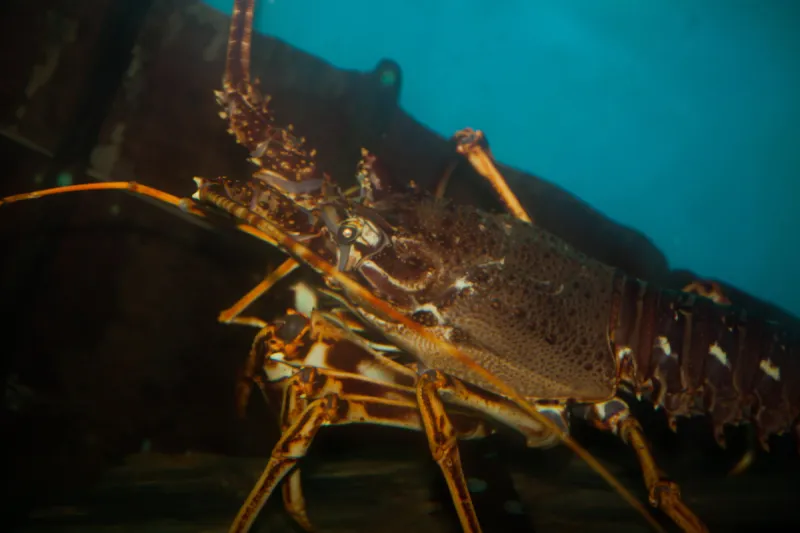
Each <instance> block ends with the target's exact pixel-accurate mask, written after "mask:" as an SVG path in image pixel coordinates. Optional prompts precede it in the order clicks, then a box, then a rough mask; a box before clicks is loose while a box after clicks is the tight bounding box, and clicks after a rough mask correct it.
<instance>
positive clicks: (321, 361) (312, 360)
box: [303, 342, 329, 368]
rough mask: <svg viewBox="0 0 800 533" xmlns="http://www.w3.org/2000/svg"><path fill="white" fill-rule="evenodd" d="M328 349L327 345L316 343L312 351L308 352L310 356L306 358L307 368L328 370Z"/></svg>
mask: <svg viewBox="0 0 800 533" xmlns="http://www.w3.org/2000/svg"><path fill="white" fill-rule="evenodd" d="M328 348H329V346H328V345H327V344H323V343H321V342H315V343H314V345H313V346H312V347H311V349H310V350H309V351H308V355H307V356H306V358H305V360H304V361H303V363H304V364H305V365H306V366H314V367H317V368H327V367H328V363H327V358H328Z"/></svg>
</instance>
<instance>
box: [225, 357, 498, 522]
mask: <svg viewBox="0 0 800 533" xmlns="http://www.w3.org/2000/svg"><path fill="white" fill-rule="evenodd" d="M288 381H289V383H288V384H287V387H286V393H285V395H284V398H285V399H284V409H283V413H282V419H283V422H284V423H283V424H282V426H283V427H284V431H283V434H282V436H281V438H280V440H279V441H278V443H277V444H276V445H275V447H274V448H273V450H272V454H271V457H270V460H269V463H268V464H267V466H266V468H265V469H264V472H263V473H262V474H261V477H260V478H259V480H258V482H257V483H256V485H255V487H254V488H253V490H252V491H251V492H250V495H249V496H248V497H247V500H246V501H245V503H244V505H243V506H242V508H241V509H240V511H239V513H238V514H237V516H236V519H235V520H234V522H233V524H232V525H231V528H230V530H229V531H230V532H231V533H234V532H236V533H244V532H246V531H248V530H249V528H250V527H251V525H252V524H253V522H254V521H255V518H256V516H257V514H258V512H259V511H260V510H261V508H262V507H263V506H264V503H266V501H267V499H269V496H270V494H272V492H273V491H274V490H275V488H276V487H277V486H278V485H279V484H280V482H281V481H282V480H283V478H284V477H285V476H286V475H287V474H288V473H289V472H290V471H291V470H292V469H293V468H295V466H296V465H297V463H298V461H300V459H302V458H303V457H304V456H305V455H306V453H307V452H308V449H309V447H310V446H311V442H312V441H313V439H314V437H315V436H316V434H317V432H318V431H319V429H320V428H321V427H323V426H333V425H346V424H377V425H384V426H393V427H398V428H403V429H411V430H416V431H421V430H422V423H421V422H420V417H419V411H418V410H417V406H416V401H415V399H414V397H413V390H409V389H407V388H406V387H400V386H394V385H389V384H382V383H377V382H373V381H371V380H369V379H367V378H361V377H360V376H355V375H344V373H341V372H336V371H332V370H328V369H319V368H315V367H304V368H303V369H301V370H300V371H299V372H297V373H296V374H294V375H293V376H292V377H291V378H288ZM358 385H362V386H363V387H364V388H371V389H373V391H374V389H375V387H376V386H377V387H378V388H381V387H383V389H384V390H383V392H384V393H386V394H387V395H388V394H391V395H392V396H393V397H394V398H398V399H386V398H380V397H377V396H367V395H362V394H355V393H348V392H340V391H349V390H353V389H354V388H356V387H357V386H358ZM365 392H366V391H365ZM403 397H405V399H403ZM456 421H457V424H456V425H457V435H458V437H459V438H481V437H484V436H486V435H487V434H488V429H487V428H486V426H485V424H484V423H483V422H482V421H481V420H479V419H477V418H473V417H470V416H463V415H462V416H459V417H458V418H457V419H456ZM462 477H463V476H462ZM299 489H300V484H299V480H296V481H294V488H291V484H290V489H288V490H289V491H290V492H291V493H292V494H291V495H290V496H292V497H294V496H296V495H298V494H299V495H301V494H302V493H301V492H300V490H299ZM285 490H287V489H285ZM284 494H285V493H284ZM292 508H293V510H290V513H291V514H292V515H293V516H295V517H297V516H298V515H299V516H301V517H305V510H304V509H303V501H302V496H301V497H300V499H299V500H297V499H295V500H293V501H292ZM305 521H306V522H308V519H307V517H306V518H305ZM300 523H301V525H304V524H303V523H302V518H301V519H300ZM308 525H309V526H310V524H308ZM304 527H305V525H304Z"/></svg>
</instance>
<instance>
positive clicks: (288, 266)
mask: <svg viewBox="0 0 800 533" xmlns="http://www.w3.org/2000/svg"><path fill="white" fill-rule="evenodd" d="M299 266H300V264H299V263H298V262H297V261H295V260H294V259H292V258H291V257H290V258H289V259H287V260H286V261H284V262H283V263H282V264H281V265H280V266H279V267H278V268H276V269H275V270H273V271H272V272H270V273H269V275H268V276H267V277H265V278H264V280H263V281H261V282H260V283H259V284H258V285H256V286H255V287H253V288H252V289H251V290H250V291H249V292H248V293H247V294H245V295H244V296H242V297H241V298H240V299H239V300H237V301H236V303H234V304H233V305H232V306H230V307H229V308H228V309H225V310H224V311H222V312H220V314H219V317H218V320H219V321H220V322H222V323H223V324H241V325H243V326H253V327H256V328H264V327H266V325H267V323H266V322H264V321H263V320H261V319H260V318H256V317H249V316H239V315H240V314H241V313H242V312H243V311H244V310H245V309H247V308H248V307H249V306H250V305H252V304H253V302H255V301H256V300H257V299H259V298H261V297H262V296H263V295H264V294H266V293H267V292H268V291H269V290H270V289H271V288H272V287H273V286H274V285H275V284H276V283H278V282H279V281H280V280H282V279H283V278H285V277H286V276H288V275H289V274H291V273H292V272H294V271H295V270H297V267H299Z"/></svg>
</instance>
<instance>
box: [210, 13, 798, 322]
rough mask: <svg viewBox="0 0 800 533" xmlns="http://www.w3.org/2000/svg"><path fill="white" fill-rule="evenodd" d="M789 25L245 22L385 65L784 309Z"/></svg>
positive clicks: (438, 116)
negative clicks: (390, 64) (394, 67)
mask: <svg viewBox="0 0 800 533" xmlns="http://www.w3.org/2000/svg"><path fill="white" fill-rule="evenodd" d="M208 3H209V4H211V5H212V6H214V7H216V8H217V9H220V10H222V11H225V12H230V9H231V6H232V1H231V0H214V1H211V2H208ZM799 24H800V2H798V1H794V0H761V1H759V0H647V1H641V0H613V1H612V0H537V1H533V0H516V1H505V2H490V1H488V0H460V1H455V0H438V1H422V0H413V1H412V0H406V1H402V2H391V3H390V2H374V1H367V0H337V1H331V0H327V1H326V0H273V1H272V2H268V1H261V2H259V5H258V6H257V20H256V27H257V30H258V31H261V32H265V33H269V34H271V35H274V36H276V37H279V38H281V39H283V40H285V41H287V42H289V43H290V44H292V45H294V46H296V47H299V48H301V49H303V50H305V51H307V52H310V53H312V54H315V55H319V56H321V57H323V58H324V59H326V60H328V61H330V62H331V63H333V64H335V65H337V66H340V67H345V68H355V69H363V70H367V69H372V68H373V67H374V66H375V64H376V63H377V61H378V60H379V59H381V58H383V57H389V58H392V59H394V60H396V61H398V62H399V63H400V65H401V67H402V69H403V80H404V86H403V92H402V96H401V105H402V106H403V108H404V109H406V110H407V111H408V112H409V113H411V114H412V115H413V116H414V117H416V118H417V119H418V120H419V121H421V122H423V123H425V124H426V125H428V126H430V127H431V128H433V129H435V130H436V131H438V132H439V133H441V134H442V135H445V136H449V135H451V134H452V133H453V132H454V131H456V130H458V129H460V128H462V127H465V126H471V127H475V128H479V129H482V130H483V131H484V132H486V134H487V136H488V137H489V140H490V141H491V143H492V149H493V151H494V154H495V156H496V157H497V158H498V159H499V160H501V161H503V162H504V163H507V164H510V165H513V166H516V167H519V168H523V169H525V170H527V171H530V172H532V173H535V174H537V175H539V176H542V177H544V178H546V179H548V180H550V181H553V182H555V183H558V184H559V185H561V186H562V187H564V188H566V189H567V190H569V191H571V192H573V193H574V194H576V195H577V196H579V197H581V198H583V199H584V200H586V201H587V202H588V203H590V204H591V205H593V206H594V207H595V208H597V209H599V210H601V211H603V212H604V213H606V214H607V215H608V216H610V217H612V218H614V219H616V220H617V221H619V222H621V223H623V224H626V225H628V226H631V227H634V228H636V229H638V230H640V231H642V232H643V233H645V234H646V235H647V236H649V237H650V238H651V239H652V240H653V241H654V242H655V244H656V245H657V246H658V247H659V248H661V249H662V250H663V251H664V252H665V253H666V254H667V257H668V258H669V261H670V264H671V266H672V267H673V268H688V269H691V270H694V271H696V272H697V273H698V274H700V275H701V276H706V277H713V278H718V279H723V280H725V281H727V282H730V283H733V284H734V285H736V286H739V287H741V288H742V289H745V290H747V291H749V292H752V293H754V294H755V295H757V296H759V297H762V298H765V299H767V300H770V301H772V302H775V303H777V304H779V305H781V306H783V307H785V308H787V309H788V310H790V311H793V312H794V313H795V314H800V282H798V281H797V278H798V274H800V249H799V248H800V246H798V243H800V238H798V235H797V233H798V229H800V209H798V208H797V206H796V204H797V203H798V202H799V201H800V148H798V144H800V142H799V141H800V98H798V97H797V95H800V60H799V59H798V57H800V32H797V28H798V25H799ZM534 216H535V214H534Z"/></svg>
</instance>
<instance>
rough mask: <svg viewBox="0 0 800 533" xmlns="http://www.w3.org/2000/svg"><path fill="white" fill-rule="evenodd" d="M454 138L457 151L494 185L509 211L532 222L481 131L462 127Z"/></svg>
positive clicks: (440, 189)
mask: <svg viewBox="0 0 800 533" xmlns="http://www.w3.org/2000/svg"><path fill="white" fill-rule="evenodd" d="M454 138H455V140H456V142H457V143H458V147H457V150H458V152H459V153H460V154H464V155H465V156H466V157H467V159H468V160H469V162H470V164H472V166H473V167H474V168H475V170H477V171H478V173H479V174H480V175H481V176H483V177H484V178H486V180H487V181H488V182H489V183H490V184H491V185H492V187H494V189H495V191H497V194H499V195H500V199H501V200H502V202H503V203H504V204H505V205H506V208H508V210H509V212H510V213H511V214H512V215H514V216H515V217H517V218H518V219H520V220H523V221H525V222H530V223H533V220H532V219H531V217H530V216H528V213H527V212H526V211H525V208H524V207H522V204H521V203H520V201H519V199H518V198H517V196H516V195H515V194H514V192H513V191H512V190H511V188H510V187H509V186H508V183H506V180H505V178H504V177H503V175H502V174H501V173H500V171H499V170H497V167H496V166H495V164H494V160H493V158H492V156H491V154H490V153H489V147H488V145H487V144H486V138H485V137H484V135H483V133H482V132H481V131H478V130H473V129H472V128H464V129H463V130H460V131H458V132H456V134H455V136H454ZM449 177H450V174H449V173H448V174H447V175H446V177H445V181H444V182H443V183H442V184H440V186H439V187H438V188H437V189H438V190H437V193H441V194H443V193H444V188H445V187H446V186H447V182H446V180H449Z"/></svg>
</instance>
